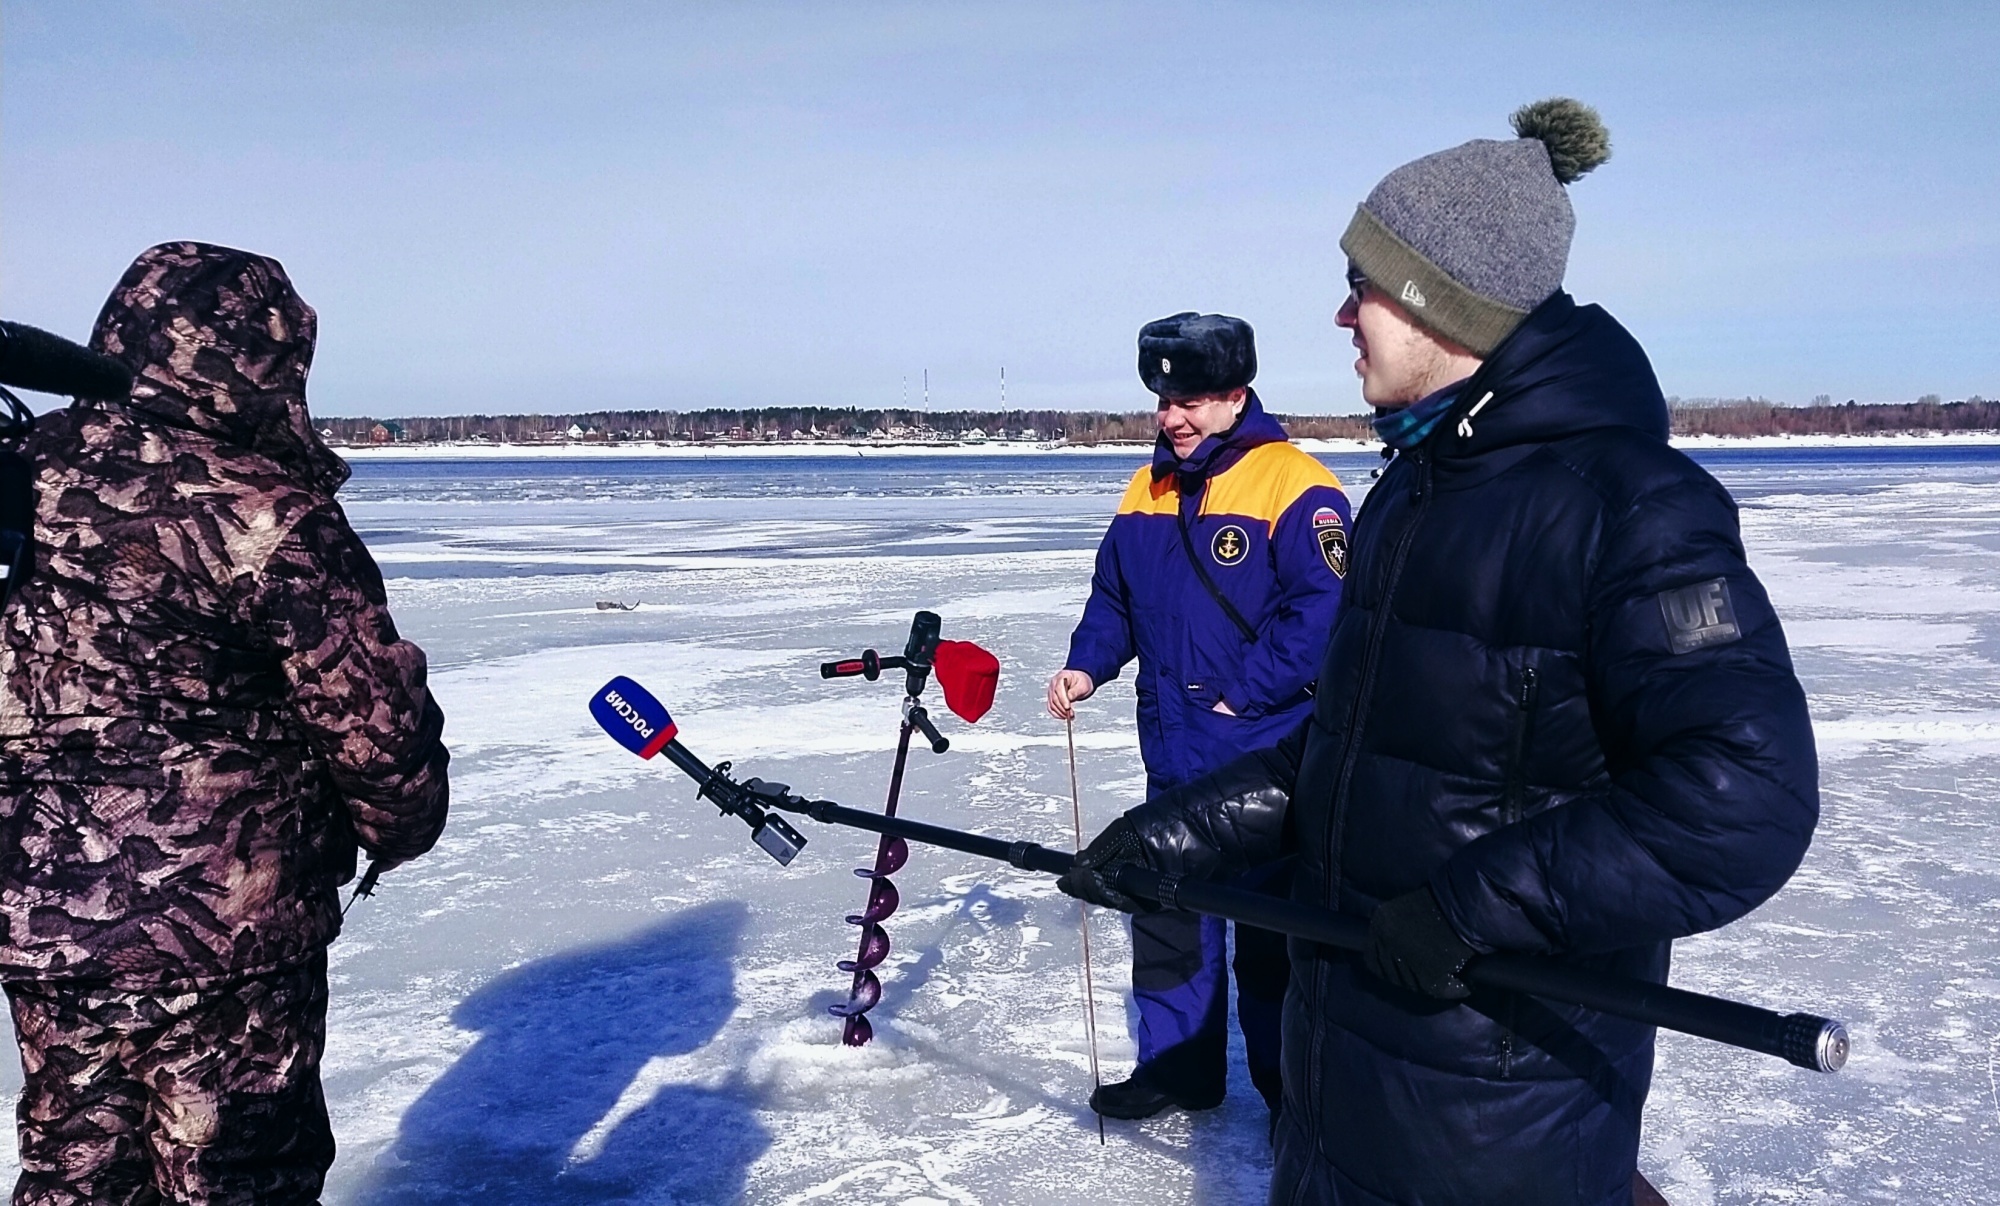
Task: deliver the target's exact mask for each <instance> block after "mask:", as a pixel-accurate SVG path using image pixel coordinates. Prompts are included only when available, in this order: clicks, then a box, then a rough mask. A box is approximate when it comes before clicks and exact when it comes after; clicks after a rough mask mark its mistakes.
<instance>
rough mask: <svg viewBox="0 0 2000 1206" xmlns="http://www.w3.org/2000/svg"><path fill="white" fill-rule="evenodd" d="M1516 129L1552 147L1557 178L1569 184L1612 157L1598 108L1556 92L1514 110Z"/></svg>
mask: <svg viewBox="0 0 2000 1206" xmlns="http://www.w3.org/2000/svg"><path fill="white" fill-rule="evenodd" d="M1511 120H1512V122H1513V125H1514V133H1516V134H1518V135H1520V136H1521V137H1522V138H1533V139H1538V140H1539V141H1540V142H1541V144H1542V145H1543V146H1545V147H1547V148H1548V149H1549V166H1551V167H1553V168H1554V169H1555V173H1556V179H1557V180H1560V181H1562V182H1563V183H1564V184H1569V183H1571V182H1573V181H1575V180H1576V179H1577V178H1578V177H1580V176H1582V175H1583V174H1584V173H1585V172H1588V171H1589V170H1590V169H1592V168H1594V167H1596V166H1597V165H1599V164H1601V163H1603V162H1604V161H1605V160H1607V159H1609V158H1611V132H1610V131H1609V130H1606V129H1605V128H1604V121H1603V119H1601V118H1599V117H1598V116H1597V110H1595V109H1593V108H1591V107H1590V106H1589V105H1586V104H1584V103H1583V102H1582V101H1575V100H1571V99H1570V98H1568V97H1566V96H1554V97H1550V98H1549V99H1548V100H1539V101H1536V102H1535V103H1533V104H1531V105H1522V106H1521V107H1520V108H1518V109H1516V110H1514V116H1513V117H1512V119H1511Z"/></svg>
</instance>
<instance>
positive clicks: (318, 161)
mask: <svg viewBox="0 0 2000 1206" xmlns="http://www.w3.org/2000/svg"><path fill="white" fill-rule="evenodd" d="M1996 14H2000V6H1995V5H1991V4H1958V5H1954V4H1925V5H1889V4H1881V5H1854V4H1841V3H1819V4H1775V3H1774V4H1759V5H1754V6H1753V5H1740V4H1714V5H1707V4H1674V5H1671V6H1668V5H1609V4H1602V3H1596V4H1587V5H1584V4H1580V5H1575V6H1562V5H1551V4H1526V3H1479V4H1465V5H1424V4H1355V3H1339V2H1335V0H1319V2H1315V3H1302V4H1248V3H1237V4H1220V3H1210V4H1181V3H1173V2H1170V0H1148V2H1146V3H1138V4H1083V3H1071V4H1050V5H1047V6H1038V5H1032V4H1026V3H1006V4H999V3H989V4H985V5H978V6H974V5H960V4H948V3H909V4H829V3H797V4H762V3H731V4H722V3H713V4H690V5H671V4H664V3H644V4H641V3H632V4H620V3H610V2H605V3H562V2H560V0H542V2H539V3H512V2H499V0H496V2H489V3H444V2H441V0H440V2H434V3H415V2H410V3H400V4H390V3H379V2H370V0H349V2H346V3H341V4H318V5H308V4H304V3H276V2H272V0H261V2H258V3H247V2H243V3H239V2H229V3H223V2H200V0H180V2H177V3H164V2H147V0H89V2H87V3H85V2H80V0H8V3H7V4H6V7H5V9H4V13H0V17H4V22H5V23H4V26H0V215H4V226H0V290H4V293H0V314H4V315H5V316H6V317H10V318H15V319H20V320H24V321H29V322H33V323H36V324H38V325H42V326H48V327H51V328H54V329H56V330H59V331H62V332H64V333H67V334H70V335H73V336H81V335H83V334H84V333H85V332H86V331H87V330H88V328H89V324H90V321H91V319H92V318H93V317H94V316H95V314H96V311H97V308H98V306H99V305H100V304H101V303H102V301H103V298H104V295H105V293H106V292H107V291H108V290H109V288H110V286H111V285H112V283H113V282H114V281H115V280H116V279H117V277H118V275H119V273H120V272H121V270H122V269H123V268H124V266H125V265H126V264H127V263H128V262H129V261H130V259H131V257H132V256H133V255H135V254H136V253H137V252H138V251H140V250H141V249H142V248H144V247H146V246H148V245H150V244H152V243H154V242H158V241H160V240H163V239H171V238H199V239H207V240H213V241H217V242H225V243H231V244H235V245H237V246H242V247H247V248H252V249H255V250H258V251H262V252H266V253H269V254H272V255H275V256H277V257H278V258H279V259H281V260H283V261H284V262H285V264H286V266H287V267H288V268H289V269H290V270H291V273H292V276H293V278H294V279H295V280H296V281H297V283H298V285H299V287H300V290H301V292H303V293H304V294H305V296H306V298H307V300H309V301H310V302H312V303H313V304H314V305H315V306H316V307H317V308H318V309H319V312H320V317H321V332H322V337H321V345H320V356H319V361H318V365H317V367H316V369H315V372H314V379H313V384H312V388H311V397H312V401H313V404H314V406H315V408H316V409H317V410H318V411H320V412H321V413H325V414H361V413H371V414H377V415H392V414H426V413H428V414H436V413H450V412H464V411H488V412H502V411H506V412H513V411H524V410H557V411H560V410H576V409H586V408H591V409H594V408H598V407H655V406H658V407H672V408H678V409H694V408H699V407H702V406H709V405H760V404H762V405H785V404H795V403H807V402H818V403H824V404H832V405H848V404H852V405H862V406H870V405H895V404H897V403H898V402H899V400H900V398H901V388H902V386H901V382H902V379H903V378H904V377H905V376H907V377H908V378H909V381H910V393H911V397H912V399H913V400H914V399H915V397H916V395H917V392H918V379H919V376H920V374H921V372H922V371H923V370H924V369H925V368H928V369H929V370H930V376H931V399H932V404H933V406H935V407H938V408H947V407H973V406H979V407H984V406H990V405H992V404H993V403H995V402H996V401H997V397H998V386H997V376H998V372H999V368H1000V366H1001V365H1003V364H1004V365H1005V366H1006V370H1007V390H1008V392H1007V398H1008V401H1009V402H1010V403H1011V404H1014V405H1022V406H1054V407H1075V408H1106V409H1121V410H1122V409H1138V408H1142V407H1145V406H1147V405H1148V404H1149V403H1150V399H1149V398H1148V397H1146V395H1145V394H1144V393H1143V391H1142V390H1141V388H1140V386H1139V383H1138V380H1137V377H1136V375H1135V374H1134V371H1133V359H1134V355H1133V337H1134V335H1135V333H1136V331H1137V329H1138V327H1139V326H1140V324H1141V323H1143V322H1145V321H1147V320H1148V319H1151V318H1156V317H1159V316H1161V315H1163V314H1167V313H1170V312H1173V311H1176V310H1183V309H1197V310H1207V311H1222V312H1225V313H1231V314H1237V315H1241V316H1242V317H1244V318H1247V319H1249V320H1250V321H1251V322H1252V323H1253V324H1254V325H1255V326H1256V328H1257V332H1258V343H1259V351H1260V357H1261V360H1262V363H1263V374H1262V376H1261V377H1260V379H1259V382H1258V385H1259V387H1260V392H1261V393H1262V394H1263V395H1264V396H1265V398H1266V401H1267V402H1268V403H1269V404H1270V405H1271V406H1272V407H1273V408H1274V409H1277V410H1281V411H1291V412H1324V411H1349V410H1355V409H1358V408H1359V407H1360V395H1359V391H1358V389H1357V388H1356V386H1355V383H1354V380H1353V376H1352V373H1351V371H1350V369H1349V364H1350V362H1351V354H1350V351H1349V349H1348V346H1347V342H1346V339H1345V337H1344V336H1343V335H1342V333H1340V332H1337V331H1335V329H1334V328H1333V326H1332V324H1331V321H1330V318H1331V315H1332V313H1333V311H1334V309H1335V307H1336V306H1337V305H1338V303H1339V300H1340V297H1341V293H1342V289H1343V286H1342V284H1341V272H1342V267H1343V262H1342V259H1341V256H1340V252H1339V249H1338V247H1337V245H1336V244H1337V240H1338V238H1339V235H1340V232H1341V230H1342V229H1343V227H1344V226H1345V225H1346V222H1347V219H1348V216H1349V214H1350V213H1351V212H1352V209H1353V206H1354V204H1355V203H1356V202H1357V201H1358V200H1359V199H1360V198H1361V197H1362V196H1363V195H1364V194H1365V193H1366V192H1367V190H1368V189H1369V187H1371V186H1372V185H1373V183H1374V182H1375V181H1376V180H1377V179H1379V178H1380V177H1381V176H1382V174H1383V173H1385V172H1386V171H1388V170H1389V169H1391V168H1393V167H1395V166H1397V165H1398V164H1400V163H1403V162H1405V161H1407V160H1409V159H1412V158H1414V157H1416V156H1418V155H1420V154H1424V153H1427V152H1430V151H1434V150H1438V149H1441V148H1443V147H1446V146H1450V145H1454V144H1456V143H1459V142H1462V141H1464V140H1466V139H1469V138H1475V137H1504V136H1506V132H1507V130H1506V116H1507V114H1508V112H1509V111H1511V110H1512V109H1513V108H1514V107H1515V106H1516V105H1518V104H1520V103H1522V102H1524V101H1528V100H1533V99H1536V98H1539V97H1544V96H1549V95H1555V94H1566V95H1572V96H1576V97H1578V98H1580V99H1582V100H1585V101H1587V102H1589V103H1591V104H1594V105H1596V106H1597V107H1598V109H1599V110H1600V111H1601V112H1602V113H1603V115H1604V118H1605V121H1606V123H1607V124H1608V125H1609V127H1610V129H1611V134H1612V139H1613V143H1614V145H1615V148H1616V151H1615V157H1614V158H1613V159H1612V161H1611V162H1610V163H1609V164H1607V165H1606V166H1604V167H1603V168H1601V169H1599V170H1598V171H1597V173H1595V174H1594V175H1592V176H1589V177H1587V178H1585V179H1584V180H1582V181H1581V182H1579V183H1578V184H1577V185H1575V186H1574V188H1573V189H1572V194H1571V195H1572V200H1573V202H1574V204H1575V207H1576V210H1577V215H1578V223H1579V231H1578V237H1577V241H1576V247H1575V250H1574V252H1573V254H1572V257H1571V261H1570V276H1569V287H1570V289H1571V291H1572V292H1574V293H1575V294H1577V295H1578V296H1579V297H1580V298H1582V299H1584V300H1587V301H1597V302H1600V303H1602V304H1604V305H1605V306H1606V307H1607V308H1609V309H1610V310H1611V311H1612V312H1613V313H1614V314H1616V315H1618V316H1619V317H1620V318H1621V319H1623V320H1624V321H1625V322H1626V324H1627V325H1628V326H1630V327H1631V328H1632V329H1633V331H1634V332H1635V333H1636V334H1637V335H1638V336H1639V338H1640V340H1641V341H1642V342H1643V343H1644V344H1645V345H1646V347H1647V348H1648V349H1649V350H1650V351H1651V353H1652V355H1653V358H1654V362H1655V364H1656V366H1657V367H1658V369H1659V371H1660V376H1661V379H1662V381H1663V383H1664V384H1665V386H1666V388H1667V390H1668V392H1669V393H1676V394H1681V395H1685V396H1700V395H1722V394H1728V395H1742V394H1746V393H1751V394H1763V395H1767V396H1770V397H1772V398H1774V399H1778V400H1781V401H1804V400H1806V399H1808V398H1810V397H1811V396H1812V395H1814V394H1820V393H1826V394H1830V395H1833V396H1834V397H1835V398H1836V400H1845V399H1847V398H1850V397H1855V398H1860V399H1863V400H1885V399H1907V398H1911V397H1914V396H1916V395H1919V394H1924V393H1939V394H1943V395H1945V396H1947V397H1961V396H1964V395H1967V394H1970V393H1984V394H1985V395H1987V396H1989V397H1991V396H1994V395H1996V394H2000V75H1996V67H1995V64H1996V63H2000V15H1996Z"/></svg>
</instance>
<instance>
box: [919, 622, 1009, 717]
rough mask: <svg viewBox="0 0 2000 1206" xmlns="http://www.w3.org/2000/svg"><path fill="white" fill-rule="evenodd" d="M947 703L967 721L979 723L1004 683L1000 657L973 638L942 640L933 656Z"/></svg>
mask: <svg viewBox="0 0 2000 1206" xmlns="http://www.w3.org/2000/svg"><path fill="white" fill-rule="evenodd" d="M931 668H932V670H934V671H935V672H936V674H937V680H938V686H940V687H943V688H944V704H945V706H946V707H948V708H950V709H951V710H952V711H953V712H956V713H957V714H958V717H959V719H961V720H963V721H965V722H966V723H967V724H974V723H977V722H978V720H979V718H980V717H981V716H984V715H986V712H987V710H988V709H990V708H991V707H992V706H993V691H994V689H995V688H997V687H998V686H999V685H1000V659H999V658H997V657H994V656H993V655H992V654H990V653H988V652H986V650H984V649H981V648H980V647H979V646H977V645H975V644H973V643H972V642H971V641H939V642H938V644H937V653H936V654H935V655H934V656H933V657H932V659H931Z"/></svg>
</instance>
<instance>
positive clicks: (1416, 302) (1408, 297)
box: [1403, 281, 1424, 310]
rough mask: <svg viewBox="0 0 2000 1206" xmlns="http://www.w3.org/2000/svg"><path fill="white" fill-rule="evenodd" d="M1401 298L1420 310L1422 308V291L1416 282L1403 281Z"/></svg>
mask: <svg viewBox="0 0 2000 1206" xmlns="http://www.w3.org/2000/svg"><path fill="white" fill-rule="evenodd" d="M1403 300H1404V301H1406V302H1408V303H1410V304H1411V305H1413V306H1415V307H1416V308H1417V309H1419V310H1421V309H1423V308H1424V291H1423V290H1422V289H1419V288H1417V282H1415V281H1404V282H1403Z"/></svg>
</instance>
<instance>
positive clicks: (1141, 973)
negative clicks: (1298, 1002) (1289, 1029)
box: [1132, 863, 1291, 1110]
mask: <svg viewBox="0 0 2000 1206" xmlns="http://www.w3.org/2000/svg"><path fill="white" fill-rule="evenodd" d="M1232 886H1234V887H1241V888H1248V889H1251V890H1253V891H1259V892H1268V893H1270V894H1272V895H1278V896H1282V895H1284V894H1286V893H1287V892H1288V891H1289V890H1290V887H1291V866H1290V864H1289V863H1279V864H1274V865H1272V866H1270V867H1260V868H1258V869H1257V870H1255V871H1252V872H1251V873H1250V874H1248V875H1246V876H1244V877H1243V878H1242V879H1239V880H1237V881H1236V882H1235V883H1234V884H1233V885H1232ZM1230 924H1231V923H1229V922H1227V921H1223V920H1221V919H1219V918H1215V917H1203V916H1201V915H1199V914H1196V913H1186V912H1181V911H1179V910H1167V911H1164V912H1159V913H1144V914H1139V915H1137V916H1135V917H1133V918H1132V996H1133V998H1134V999H1135V1000H1136V1002H1137V1004H1138V1006H1139V1032H1138V1035H1137V1036H1136V1037H1137V1038H1138V1041H1139V1068H1140V1070H1141V1071H1142V1072H1144V1073H1145V1074H1146V1076H1147V1078H1148V1079H1149V1080H1150V1081H1152V1082H1153V1083H1154V1084H1156V1085H1160V1086H1161V1087H1163V1088H1166V1089H1168V1090H1169V1091H1170V1092H1173V1093H1174V1094H1176V1095H1177V1096H1183V1097H1191V1098H1211V1097H1220V1096H1221V1095H1222V1093H1223V1091H1224V1089H1225V1088H1226V1086H1227V1083H1228V1069H1229V968H1228V966H1227V963H1228V958H1227V956H1228V937H1229V935H1228V931H1229V928H1230ZM1235 929H1236V959H1235V965H1236V1020H1237V1024H1238V1025H1239V1026H1241V1027H1242V1028H1243V1048H1244V1053H1245V1055H1246V1056H1247V1057H1248V1062H1249V1064H1250V1081H1251V1083H1252V1084H1254V1085H1255V1086H1256V1087H1257V1091H1258V1092H1259V1093H1261V1094H1263V1096H1264V1100H1265V1101H1266V1102H1267V1103H1268V1104H1269V1105H1270V1106H1271V1108H1272V1109H1274V1110H1275V1109H1276V1108H1277V1106H1278V1100H1279V1095H1280V1085H1279V1075H1278V1067H1279V1064H1278V1029H1279V1026H1278V1023H1279V1016H1280V1014H1281V1013H1282V1011H1283V1008H1284V1001H1285V986H1286V984H1287V983H1288V982H1289V981H1290V980H1291V961H1290V959H1289V957H1288V956H1287V955H1286V953H1285V937H1284V935H1282V934H1274V933H1272V932H1270V931H1269V930H1260V929H1257V928H1256V927H1254V926H1247V925H1238V926H1236V927H1235Z"/></svg>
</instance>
